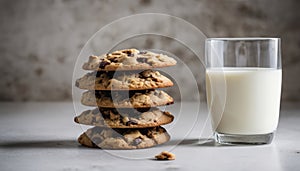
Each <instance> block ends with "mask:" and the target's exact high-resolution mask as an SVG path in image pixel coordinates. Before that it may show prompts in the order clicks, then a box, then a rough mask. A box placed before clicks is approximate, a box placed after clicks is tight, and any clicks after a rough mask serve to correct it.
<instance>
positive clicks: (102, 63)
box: [99, 61, 110, 69]
mask: <svg viewBox="0 0 300 171" xmlns="http://www.w3.org/2000/svg"><path fill="white" fill-rule="evenodd" d="M109 64H110V63H109V62H106V61H102V62H100V64H99V68H101V69H104V68H105V66H106V65H109Z"/></svg>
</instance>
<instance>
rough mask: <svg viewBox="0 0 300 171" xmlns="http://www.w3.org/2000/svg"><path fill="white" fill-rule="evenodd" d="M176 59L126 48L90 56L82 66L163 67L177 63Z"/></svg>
mask: <svg viewBox="0 0 300 171" xmlns="http://www.w3.org/2000/svg"><path fill="white" fill-rule="evenodd" d="M176 63H177V62H176V61H175V60H174V59H173V58H171V57H168V56H167V55H163V54H158V53H153V52H150V51H139V50H137V49H124V50H118V51H114V52H112V53H109V54H103V55H101V56H94V55H92V56H90V57H89V60H88V62H86V63H84V65H83V66H82V68H83V69H85V70H97V71H116V70H120V71H124V70H139V69H143V70H144V69H151V68H161V67H167V66H173V65H176Z"/></svg>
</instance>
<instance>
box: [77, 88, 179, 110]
mask: <svg viewBox="0 0 300 171" xmlns="http://www.w3.org/2000/svg"><path fill="white" fill-rule="evenodd" d="M173 102H174V100H173V98H172V97H171V96H169V95H168V94H167V93H165V92H164V91H161V90H140V91H86V92H84V93H83V94H82V98H81V103H82V104H83V105H86V106H98V107H103V108H149V107H155V106H162V105H169V104H173Z"/></svg>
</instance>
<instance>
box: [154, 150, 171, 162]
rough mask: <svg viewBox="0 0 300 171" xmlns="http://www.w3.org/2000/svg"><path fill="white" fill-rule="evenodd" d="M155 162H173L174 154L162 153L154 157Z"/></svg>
mask: <svg viewBox="0 0 300 171" xmlns="http://www.w3.org/2000/svg"><path fill="white" fill-rule="evenodd" d="M155 158H156V159H157V160H175V154H173V153H170V152H168V151H163V152H161V153H160V154H159V155H156V156H155Z"/></svg>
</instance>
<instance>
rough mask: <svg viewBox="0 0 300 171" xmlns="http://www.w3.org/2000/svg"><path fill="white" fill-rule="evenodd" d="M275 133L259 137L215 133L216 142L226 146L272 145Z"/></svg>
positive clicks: (259, 135)
mask: <svg viewBox="0 0 300 171" xmlns="http://www.w3.org/2000/svg"><path fill="white" fill-rule="evenodd" d="M273 137H274V133H273V132H272V133H269V134H258V135H235V134H224V133H217V132H215V140H216V142H217V143H219V144H225V145H238V144H244V145H260V144H270V143H271V142H272V140H273Z"/></svg>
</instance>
